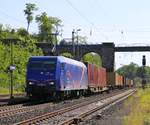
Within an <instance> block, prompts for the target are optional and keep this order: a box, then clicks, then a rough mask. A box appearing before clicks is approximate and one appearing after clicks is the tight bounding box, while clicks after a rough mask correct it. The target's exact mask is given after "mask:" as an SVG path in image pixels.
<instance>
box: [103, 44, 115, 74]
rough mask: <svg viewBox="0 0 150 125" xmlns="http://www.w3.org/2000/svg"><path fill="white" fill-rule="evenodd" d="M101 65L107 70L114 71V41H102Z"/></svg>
mask: <svg viewBox="0 0 150 125" xmlns="http://www.w3.org/2000/svg"><path fill="white" fill-rule="evenodd" d="M101 58H102V66H103V67H104V68H106V70H107V72H113V71H114V58H115V45H114V43H103V44H102V48H101Z"/></svg>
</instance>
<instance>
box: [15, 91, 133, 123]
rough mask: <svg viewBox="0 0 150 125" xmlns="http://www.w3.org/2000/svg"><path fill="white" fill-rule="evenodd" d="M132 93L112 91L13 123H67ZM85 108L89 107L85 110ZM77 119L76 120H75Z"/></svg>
mask: <svg viewBox="0 0 150 125" xmlns="http://www.w3.org/2000/svg"><path fill="white" fill-rule="evenodd" d="M133 93H134V90H128V91H125V92H123V93H121V94H118V93H117V94H116V93H113V94H112V95H109V96H107V97H106V96H105V97H104V98H103V99H102V98H100V99H97V98H94V99H93V100H90V101H84V102H82V103H80V104H76V105H72V106H70V107H67V108H62V109H59V110H56V111H53V112H49V113H46V114H43V115H40V116H37V117H33V118H31V119H28V120H25V121H22V122H19V123H16V124H15V125H29V124H36V125H37V124H56V125H58V124H60V125H66V124H67V125H68V124H71V123H73V122H74V121H78V120H79V119H81V118H83V117H86V116H87V115H88V114H91V113H93V112H95V111H97V110H100V109H102V108H103V107H105V106H107V105H109V104H111V103H114V102H115V101H117V100H119V99H122V98H124V97H125V96H126V97H127V96H129V95H131V94H133ZM87 109H89V110H88V111H87ZM77 119H78V120H77Z"/></svg>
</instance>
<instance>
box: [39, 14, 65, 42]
mask: <svg viewBox="0 0 150 125" xmlns="http://www.w3.org/2000/svg"><path fill="white" fill-rule="evenodd" d="M36 22H37V23H38V27H39V41H40V42H49V43H52V44H54V43H55V42H56V41H57V40H54V39H55V37H54V35H53V33H56V32H57V31H58V28H59V27H60V26H62V25H61V22H62V21H61V20H60V19H58V18H56V17H49V16H48V15H47V13H46V12H43V13H42V14H41V15H38V16H36Z"/></svg>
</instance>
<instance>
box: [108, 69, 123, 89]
mask: <svg viewBox="0 0 150 125" xmlns="http://www.w3.org/2000/svg"><path fill="white" fill-rule="evenodd" d="M107 85H108V86H112V87H115V86H123V76H121V75H119V74H118V73H115V72H107Z"/></svg>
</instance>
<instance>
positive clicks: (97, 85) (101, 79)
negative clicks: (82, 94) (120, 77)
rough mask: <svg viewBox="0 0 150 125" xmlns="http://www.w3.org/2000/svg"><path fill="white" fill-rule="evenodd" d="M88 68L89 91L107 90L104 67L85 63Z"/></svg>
mask: <svg viewBox="0 0 150 125" xmlns="http://www.w3.org/2000/svg"><path fill="white" fill-rule="evenodd" d="M86 66H87V69H88V88H89V91H90V92H102V91H106V90H108V88H107V84H106V83H107V82H106V69H105V68H102V67H97V66H96V65H93V64H89V63H86Z"/></svg>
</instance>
